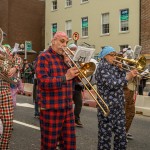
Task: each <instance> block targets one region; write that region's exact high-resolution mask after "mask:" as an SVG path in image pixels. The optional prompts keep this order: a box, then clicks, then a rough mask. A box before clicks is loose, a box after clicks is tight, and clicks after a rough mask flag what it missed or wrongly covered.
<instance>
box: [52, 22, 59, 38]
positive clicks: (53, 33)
mask: <svg viewBox="0 0 150 150" xmlns="http://www.w3.org/2000/svg"><path fill="white" fill-rule="evenodd" d="M54 25H56V32H57V29H58V25H57V23H52V24H51V37H52V38H53V37H54V35H55V33H56V32H53V27H54Z"/></svg>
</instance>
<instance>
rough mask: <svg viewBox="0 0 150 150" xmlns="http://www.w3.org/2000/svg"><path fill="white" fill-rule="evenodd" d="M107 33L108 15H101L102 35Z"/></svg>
mask: <svg viewBox="0 0 150 150" xmlns="http://www.w3.org/2000/svg"><path fill="white" fill-rule="evenodd" d="M108 33H109V13H104V14H102V34H108Z"/></svg>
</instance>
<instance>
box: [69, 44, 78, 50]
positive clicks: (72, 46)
mask: <svg viewBox="0 0 150 150" xmlns="http://www.w3.org/2000/svg"><path fill="white" fill-rule="evenodd" d="M68 48H70V49H71V48H77V45H75V44H74V43H72V44H70V45H69V46H68Z"/></svg>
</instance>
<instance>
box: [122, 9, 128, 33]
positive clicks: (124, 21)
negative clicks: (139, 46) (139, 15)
mask: <svg viewBox="0 0 150 150" xmlns="http://www.w3.org/2000/svg"><path fill="white" fill-rule="evenodd" d="M128 30H129V9H123V10H120V31H121V32H122V31H128Z"/></svg>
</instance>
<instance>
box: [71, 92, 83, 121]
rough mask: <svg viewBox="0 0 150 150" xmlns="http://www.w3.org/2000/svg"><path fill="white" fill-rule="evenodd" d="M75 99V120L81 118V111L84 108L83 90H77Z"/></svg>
mask: <svg viewBox="0 0 150 150" xmlns="http://www.w3.org/2000/svg"><path fill="white" fill-rule="evenodd" d="M73 101H74V104H75V107H74V115H75V121H77V120H80V113H81V109H82V93H81V90H75V91H74V93H73Z"/></svg>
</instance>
